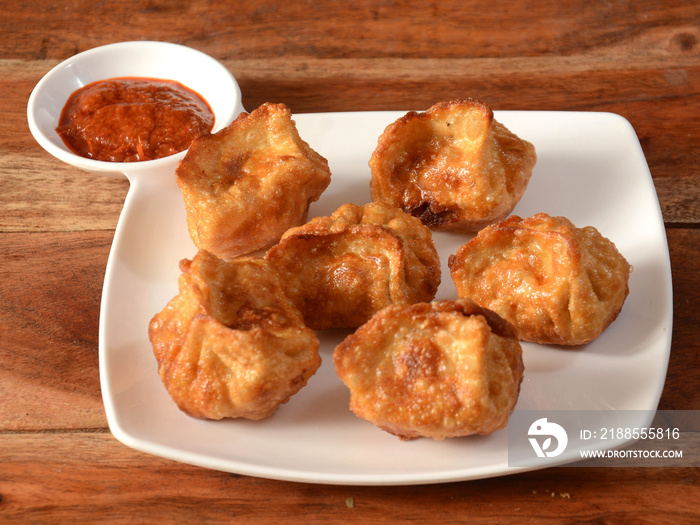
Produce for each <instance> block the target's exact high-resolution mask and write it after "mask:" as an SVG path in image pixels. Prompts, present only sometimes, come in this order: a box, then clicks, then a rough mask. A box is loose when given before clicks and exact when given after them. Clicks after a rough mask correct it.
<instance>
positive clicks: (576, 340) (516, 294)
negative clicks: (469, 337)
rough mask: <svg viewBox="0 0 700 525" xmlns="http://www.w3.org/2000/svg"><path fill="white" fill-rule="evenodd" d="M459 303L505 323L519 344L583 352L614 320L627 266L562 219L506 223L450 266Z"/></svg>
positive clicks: (598, 238) (596, 235) (594, 235)
mask: <svg viewBox="0 0 700 525" xmlns="http://www.w3.org/2000/svg"><path fill="white" fill-rule="evenodd" d="M449 267H450V273H451V275H452V279H453V281H454V283H455V286H456V288H457V293H458V295H459V296H460V297H469V298H471V299H473V300H474V301H476V302H477V303H478V304H480V305H482V306H484V307H486V308H489V309H491V310H493V311H495V312H496V313H498V314H499V315H501V316H502V317H503V318H505V319H507V320H508V321H510V322H511V323H512V324H513V325H514V326H515V328H516V330H517V331H518V337H519V338H520V339H521V340H523V341H532V342H536V343H543V344H558V345H582V344H585V343H588V342H590V341H592V340H593V339H595V338H596V337H598V336H599V335H600V334H601V333H602V332H603V331H604V330H605V328H606V327H607V326H608V325H609V324H610V323H612V322H613V321H614V320H615V319H616V318H617V316H618V314H619V313H620V310H621V309H622V305H623V303H624V302H625V299H626V297H627V295H628V293H629V285H628V281H629V276H630V272H631V269H632V268H631V266H630V264H629V263H628V262H627V260H625V258H624V257H623V256H622V255H621V254H620V252H619V251H618V250H617V248H616V246H615V245H614V244H613V242H612V241H610V240H609V239H607V238H605V237H603V236H602V235H601V234H600V232H598V230H596V229H595V228H594V227H592V226H587V227H585V228H577V227H576V226H574V225H573V224H572V223H571V221H570V220H568V219H567V218H565V217H550V216H549V215H547V214H545V213H538V214H536V215H533V216H532V217H529V218H525V219H522V218H520V217H518V216H517V215H513V216H511V217H509V218H508V219H506V220H504V221H502V222H500V223H498V224H495V225H492V226H489V227H488V228H485V229H484V230H482V231H481V232H479V233H478V234H477V235H476V237H474V239H472V240H471V241H469V242H468V243H466V244H464V245H463V246H461V247H460V248H459V249H458V250H457V253H456V254H455V255H452V256H450V259H449Z"/></svg>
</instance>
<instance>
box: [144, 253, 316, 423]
mask: <svg viewBox="0 0 700 525" xmlns="http://www.w3.org/2000/svg"><path fill="white" fill-rule="evenodd" d="M180 268H181V270H182V274H181V276H180V280H179V288H180V290H179V293H178V295H177V296H175V297H174V298H173V299H172V300H171V301H170V302H169V303H168V305H167V306H166V307H165V308H164V309H163V310H162V311H161V312H160V313H158V314H156V315H155V316H154V317H153V319H152V320H151V323H150V326H149V338H150V340H151V343H152V345H153V351H154V353H155V356H156V359H157V361H158V370H159V374H160V377H161V380H162V381H163V383H164V385H165V387H166V388H167V390H168V392H169V393H170V395H171V397H172V398H173V400H174V401H175V402H176V403H177V405H178V406H179V407H180V409H181V410H183V411H184V412H186V413H187V414H189V415H191V416H194V417H197V418H204V419H222V418H247V419H253V420H258V419H263V418H266V417H268V416H270V415H272V414H273V413H274V412H275V411H276V410H277V408H278V407H279V405H281V404H282V403H286V402H287V401H288V400H289V398H290V397H291V396H292V395H293V394H295V393H296V392H298V391H299V390H300V389H301V388H302V387H303V386H304V385H306V383H307V381H308V379H309V378H310V377H311V376H312V375H313V374H314V373H315V372H316V370H317V369H318V367H319V366H320V364H321V358H320V356H319V353H318V348H319V340H318V337H317V336H316V333H315V332H314V331H313V330H311V329H309V328H307V327H306V326H304V323H303V319H302V317H301V314H300V313H299V311H298V310H297V309H296V308H294V306H293V305H292V303H291V302H290V301H289V299H288V298H287V297H286V296H285V295H284V292H283V290H282V286H281V283H280V280H279V276H278V275H277V274H276V273H275V272H274V270H273V269H272V268H271V267H270V265H269V264H268V262H267V261H266V260H265V259H263V258H262V257H241V258H238V259H236V260H234V261H232V262H225V261H223V260H221V259H218V258H217V257H215V256H213V255H211V254H210V253H208V252H205V251H199V253H197V255H196V256H195V257H194V259H192V260H187V259H184V260H183V261H182V262H181V263H180Z"/></svg>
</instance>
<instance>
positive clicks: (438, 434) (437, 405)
mask: <svg viewBox="0 0 700 525" xmlns="http://www.w3.org/2000/svg"><path fill="white" fill-rule="evenodd" d="M333 362H334V365H335V369H336V372H337V374H338V376H339V377H340V379H341V380H342V381H343V382H344V383H345V385H346V386H347V387H348V388H349V389H350V409H351V410H352V411H353V412H354V413H355V414H356V415H357V416H359V417H361V418H363V419H365V420H367V421H369V422H371V423H373V424H375V425H376V426H378V427H379V428H381V429H383V430H385V431H387V432H389V433H391V434H394V435H396V436H399V437H400V438H401V439H411V438H417V437H429V438H433V439H435V440H442V439H445V438H452V437H459V436H468V435H471V434H482V435H485V434H490V433H492V432H494V431H496V430H499V429H501V428H503V427H505V426H506V424H507V422H508V414H509V411H510V410H512V409H513V407H515V404H516V402H517V400H518V396H519V394H520V384H521V382H522V379H523V368H524V367H523V359H522V349H521V347H520V343H519V342H518V340H517V338H516V336H515V330H514V328H513V327H512V326H511V325H510V324H509V323H508V322H506V321H504V320H503V319H501V318H500V317H498V316H497V315H496V314H494V313H493V312H491V311H489V310H487V309H485V308H481V307H480V306H478V305H477V304H476V303H474V302H472V301H470V300H468V299H463V300H457V301H435V302H433V303H420V304H413V305H399V306H389V307H387V308H385V309H383V310H381V311H380V312H379V313H377V314H376V315H375V316H374V317H372V319H370V321H368V322H367V323H366V324H364V325H362V326H361V327H360V328H358V329H357V331H356V332H355V333H353V334H351V335H350V336H348V337H347V338H346V339H345V340H344V341H343V342H342V343H341V344H340V345H338V347H336V349H335V351H334V353H333Z"/></svg>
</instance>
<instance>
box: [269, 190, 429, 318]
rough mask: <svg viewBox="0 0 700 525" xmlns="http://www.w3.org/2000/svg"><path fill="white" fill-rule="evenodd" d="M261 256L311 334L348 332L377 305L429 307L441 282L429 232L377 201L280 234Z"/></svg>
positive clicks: (345, 208)
mask: <svg viewBox="0 0 700 525" xmlns="http://www.w3.org/2000/svg"><path fill="white" fill-rule="evenodd" d="M265 257H266V258H267V259H268V260H269V261H270V262H271V263H272V265H273V266H274V267H275V268H276V269H277V271H278V272H279V273H280V275H281V276H282V280H283V282H284V283H285V289H286V292H287V295H288V296H289V297H290V298H291V300H292V301H293V302H294V304H295V305H296V307H297V308H298V309H299V310H300V311H301V312H302V314H303V316H304V321H305V322H306V324H307V326H309V327H311V328H314V329H317V330H320V329H325V328H355V327H357V326H360V325H361V324H362V323H364V322H365V321H367V320H368V319H369V318H370V317H371V316H372V315H373V314H374V313H375V312H377V311H378V310H380V309H381V308H383V307H384V306H387V305H390V304H401V303H415V302H421V301H430V300H431V299H433V297H435V293H436V292H437V288H438V285H439V284H440V277H441V276H440V259H439V256H438V253H437V250H436V249H435V245H434V243H433V239H432V236H431V234H430V230H428V228H426V227H425V226H424V225H423V224H421V222H420V221H419V220H418V219H416V218H415V217H411V216H410V215H408V214H406V213H404V212H403V211H401V210H399V209H396V208H393V207H391V206H388V205H386V204H383V203H369V204H366V205H364V206H358V205H355V204H345V205H343V206H341V207H340V208H338V209H337V210H336V211H335V212H334V213H333V214H332V215H331V216H330V217H328V216H326V217H316V218H314V219H312V220H310V221H309V222H308V223H306V224H305V225H303V226H299V227H297V228H292V229H290V230H289V231H287V232H286V233H285V234H284V236H283V237H282V239H281V240H280V242H279V243H278V244H277V245H275V246H273V247H272V248H270V250H269V251H268V252H267V254H266V255H265Z"/></svg>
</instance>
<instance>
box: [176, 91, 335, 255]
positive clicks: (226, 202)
mask: <svg viewBox="0 0 700 525" xmlns="http://www.w3.org/2000/svg"><path fill="white" fill-rule="evenodd" d="M176 176H177V184H178V186H179V187H180V189H181V190H182V195H183V197H184V200H185V208H186V210H187V227H188V230H189V233H190V237H191V238H192V240H193V242H194V244H195V246H197V247H198V248H199V249H203V250H207V251H209V252H211V253H213V254H214V255H216V256H218V257H220V258H222V259H227V260H230V259H233V258H234V257H237V256H239V255H243V254H248V253H252V252H254V251H256V250H261V249H266V248H268V247H270V246H272V245H273V244H274V243H276V242H277V241H278V240H279V238H280V237H281V236H282V234H283V233H284V232H285V230H287V229H288V228H291V227H292V226H298V225H300V224H303V223H304V222H305V221H306V218H307V214H308V209H309V205H310V204H311V203H312V202H314V201H316V200H318V198H319V197H320V196H321V194H322V193H323V191H324V190H325V189H326V187H327V186H328V184H329V183H330V180H331V172H330V168H329V167H328V161H327V160H326V159H325V158H323V157H322V156H321V155H319V154H318V153H317V152H316V151H314V150H313V149H312V148H311V147H310V146H309V145H308V144H307V143H306V142H304V141H303V140H302V139H301V137H300V136H299V133H298V132H297V128H296V125H295V123H294V121H293V120H292V114H291V111H290V110H289V108H288V107H287V106H285V105H284V104H270V103H266V104H263V105H262V106H260V107H258V108H257V109H256V110H254V111H253V112H251V113H250V114H248V113H242V114H241V115H239V116H238V118H236V120H234V121H233V122H232V123H231V124H230V125H229V126H228V127H226V128H225V129H222V130H221V131H219V132H217V133H214V134H208V135H204V136H202V137H200V138H199V139H197V140H195V141H194V143H193V144H192V146H191V147H190V149H189V151H188V152H187V155H186V156H185V158H184V159H182V161H180V164H179V166H178V168H177V171H176Z"/></svg>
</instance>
